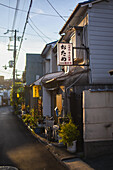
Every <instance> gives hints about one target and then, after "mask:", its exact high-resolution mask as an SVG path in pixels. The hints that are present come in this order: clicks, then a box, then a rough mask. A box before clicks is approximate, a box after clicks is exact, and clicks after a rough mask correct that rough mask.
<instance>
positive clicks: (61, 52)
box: [57, 43, 73, 66]
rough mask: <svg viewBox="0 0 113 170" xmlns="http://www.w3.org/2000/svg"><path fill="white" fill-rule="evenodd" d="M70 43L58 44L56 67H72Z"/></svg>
mask: <svg viewBox="0 0 113 170" xmlns="http://www.w3.org/2000/svg"><path fill="white" fill-rule="evenodd" d="M72 49H73V46H72V43H58V45H57V65H64V66H66V65H67V66H69V65H73V55H72Z"/></svg>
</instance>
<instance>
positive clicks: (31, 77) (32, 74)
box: [26, 54, 42, 86]
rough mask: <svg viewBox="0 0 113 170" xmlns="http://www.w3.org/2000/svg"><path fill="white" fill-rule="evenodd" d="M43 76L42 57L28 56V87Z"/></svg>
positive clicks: (36, 55)
mask: <svg viewBox="0 0 113 170" xmlns="http://www.w3.org/2000/svg"><path fill="white" fill-rule="evenodd" d="M41 76H42V57H41V55H40V54H26V85H27V86H29V85H30V84H32V83H33V82H34V81H35V80H36V79H38V78H39V77H41Z"/></svg>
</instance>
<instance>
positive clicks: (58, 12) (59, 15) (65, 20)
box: [47, 0, 66, 22]
mask: <svg viewBox="0 0 113 170" xmlns="http://www.w3.org/2000/svg"><path fill="white" fill-rule="evenodd" d="M47 2H48V3H49V5H50V6H51V7H52V8H53V9H54V11H55V12H56V13H57V14H58V15H59V16H60V18H62V19H63V20H64V21H65V22H66V20H65V19H64V17H63V16H62V15H60V13H59V12H58V11H57V10H56V9H55V8H54V6H53V5H52V4H51V3H50V2H49V0H47Z"/></svg>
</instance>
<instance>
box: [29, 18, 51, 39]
mask: <svg viewBox="0 0 113 170" xmlns="http://www.w3.org/2000/svg"><path fill="white" fill-rule="evenodd" d="M29 20H30V21H31V23H32V24H33V25H34V27H35V28H36V29H37V30H38V31H39V32H40V33H41V34H42V35H43V36H44V37H46V38H47V39H49V40H50V41H52V39H51V38H49V37H47V36H46V35H45V34H44V33H43V32H42V31H41V30H40V29H39V28H38V27H37V26H36V25H35V24H34V23H33V21H32V19H31V18H30V17H29Z"/></svg>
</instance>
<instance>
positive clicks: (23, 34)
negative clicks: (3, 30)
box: [17, 0, 32, 58]
mask: <svg viewBox="0 0 113 170" xmlns="http://www.w3.org/2000/svg"><path fill="white" fill-rule="evenodd" d="M31 6H32V0H31V1H30V5H29V9H28V12H27V17H26V22H25V25H24V30H23V34H22V37H21V41H20V46H19V50H18V55H17V58H18V56H19V53H20V49H21V46H22V42H23V38H24V34H25V30H26V26H27V23H28V18H29V14H30V10H31Z"/></svg>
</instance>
